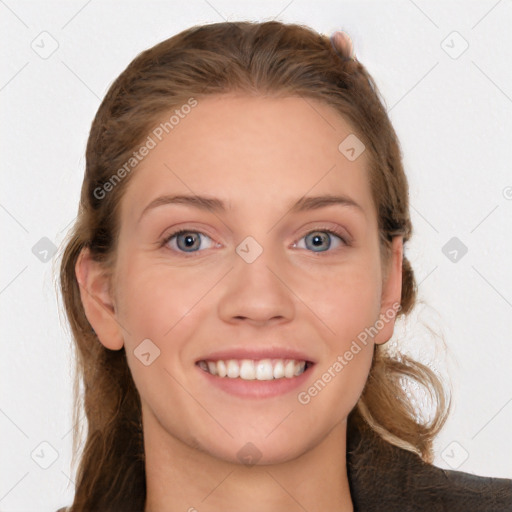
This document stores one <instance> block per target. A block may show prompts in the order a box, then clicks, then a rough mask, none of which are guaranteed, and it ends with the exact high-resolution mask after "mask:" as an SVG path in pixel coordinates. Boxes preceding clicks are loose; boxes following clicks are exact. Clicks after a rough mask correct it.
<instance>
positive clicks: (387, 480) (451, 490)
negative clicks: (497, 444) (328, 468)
mask: <svg viewBox="0 0 512 512" xmlns="http://www.w3.org/2000/svg"><path fill="white" fill-rule="evenodd" d="M349 425H351V426H350V427H349V430H348V431H347V476H348V481H349V486H350V494H351V497H352V502H353V504H354V512H512V480H511V479H508V478H491V477H484V476H476V475H473V474H471V473H464V472H461V471H451V470H444V469H441V468H438V467H437V466H433V465H431V464H427V463H425V462H423V461H422V459H421V458H420V457H419V456H418V455H416V454H415V453H412V452H409V451H407V450H404V449H402V448H398V447H396V446H394V445H392V444H390V443H388V442H386V441H384V440H383V439H382V438H380V437H379V436H378V435H377V434H375V432H374V431H373V430H370V429H365V431H364V435H362V434H361V431H360V430H359V428H358V427H357V428H356V427H355V426H354V425H356V423H355V422H354V423H351V424H349ZM57 512H67V510H66V508H60V509H59V510H57ZM98 512H100V511H98ZM141 512H142V511H141ZM220 512H222V511H220ZM284 512H286V511H284ZM326 512H335V511H326Z"/></svg>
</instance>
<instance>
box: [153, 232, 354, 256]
mask: <svg viewBox="0 0 512 512" xmlns="http://www.w3.org/2000/svg"><path fill="white" fill-rule="evenodd" d="M316 231H319V232H321V233H328V234H330V235H334V236H336V237H338V238H339V239H340V240H341V242H342V243H343V245H344V246H346V247H349V246H350V245H351V244H350V241H349V240H348V238H347V236H346V235H345V234H344V233H342V232H341V230H337V229H335V228H326V227H325V228H323V227H318V228H317V229H312V230H310V231H308V232H307V233H305V234H304V235H303V236H302V237H301V238H299V240H302V239H303V238H305V237H306V236H308V235H310V234H311V233H314V232H316ZM184 233H197V234H200V235H203V236H205V237H207V238H210V239H211V237H210V236H208V235H207V234H206V233H203V232H202V231H197V230H194V229H179V230H177V231H174V232H172V233H170V234H169V235H167V236H165V237H164V239H163V240H162V241H161V244H160V247H164V246H165V245H167V244H168V243H169V242H170V241H171V240H172V239H173V238H174V237H177V236H179V235H181V234H184ZM294 243H296V242H294ZM169 250H170V251H173V252H178V253H180V254H181V255H183V256H184V257H185V258H188V257H193V255H194V253H197V252H202V251H192V252H190V253H187V252H185V251H180V250H178V251H176V249H171V248H169ZM306 250H307V249H306ZM308 252H311V253H313V254H323V253H332V252H333V251H332V250H326V251H318V252H316V251H308Z"/></svg>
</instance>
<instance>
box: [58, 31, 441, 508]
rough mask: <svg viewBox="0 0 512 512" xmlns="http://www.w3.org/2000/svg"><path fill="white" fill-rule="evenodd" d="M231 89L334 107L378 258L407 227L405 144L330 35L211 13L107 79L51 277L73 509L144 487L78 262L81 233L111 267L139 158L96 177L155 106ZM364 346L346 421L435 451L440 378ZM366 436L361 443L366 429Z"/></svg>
mask: <svg viewBox="0 0 512 512" xmlns="http://www.w3.org/2000/svg"><path fill="white" fill-rule="evenodd" d="M233 91H237V92H242V93H244V94H251V95H272V96H274V97H287V96H300V97H303V98H304V99H306V100H307V99H316V100H320V101H323V102H324V103H325V104H327V105H329V106H331V107H332V108H334V109H335V110H336V111H337V112H339V114H340V115H341V116H343V117H344V118H345V119H346V120H347V121H348V122H349V123H350V124H351V125H352V126H353V127H354V129H355V130H356V133H357V136H358V137H359V138H360V139H361V140H362V141H363V143H364V144H365V146H366V148H367V150H368V153H369V156H370V162H371V164H370V165H369V176H370V184H371V191H372V197H373V200H374V202H375V205H376V209H377V212H378V227H379V237H380V246H381V257H382V261H383V262H384V263H385V262H387V261H388V257H389V255H390V246H391V240H392V237H393V236H395V235H401V236H403V240H404V243H405V242H407V240H409V239H410V236H411V233H412V226H411V220H410V215H409V201H408V183H407V179H406V176H405V173H404V169H403V166H402V156H401V150H400V146H399V142H398V140H397V137H396V134H395V131H394V129H393V127H392V125H391V122H390V120H389V118H388V116H387V113H386V109H385V107H384V105H383V101H382V100H381V99H380V94H379V92H378V89H377V86H376V84H375V82H374V80H373V79H372V77H371V76H370V75H369V74H368V72H367V71H366V68H365V67H364V66H363V65H362V64H361V63H360V62H359V61H357V60H356V59H352V58H344V57H343V55H340V52H339V51H336V48H335V47H334V46H333V44H331V41H330V39H329V38H328V37H327V36H325V35H321V34H318V33H316V32H315V31H313V30H312V29H310V28H308V27H306V26H302V25H297V24H283V23H280V22H277V21H269V22H264V23H255V22H229V23H215V24H209V25H203V26H194V27H192V28H189V29H187V30H185V31H183V32H181V33H179V34H177V35H175V36H174V37H171V38H170V39H167V40H165V41H163V42H161V43H159V44H157V45H156V46H154V47H152V48H150V49H148V50H146V51H144V52H142V53H141V54H139V55H138V56H137V57H136V58H135V59H134V60H133V61H132V62H131V63H130V64H129V66H128V67H127V68H126V70H125V71H123V73H121V75H120V76H119V77H118V78H117V79H116V80H115V81H114V83H113V84H112V86H111V87H110V89H109V91H108V93H107V95H106V96H105V98H104V100H103V102H102V103H101V105H100V107H99V109H98V112H97V114H96V117H95V119H94V121H93V123H92V126H91V131H90V136H89V140H88V143H87V150H86V170H85V176H84V181H83V185H82V191H81V198H80V205H79V211H78V216H77V218H76V222H75V224H74V226H73V227H72V228H71V230H70V232H69V234H68V237H67V239H66V240H65V242H64V243H65V246H64V249H63V251H62V262H61V267H60V288H61V289H60V291H61V294H62V297H63V302H64V308H65V312H66V315H67V318H68V320H69V323H70V326H71V330H72V335H73V339H74V344H75V345H74V349H75V360H76V374H75V389H74V391H75V403H74V419H75V425H76V427H75V433H74V444H73V461H74V462H75V461H76V458H77V457H78V451H79V446H78V444H79V442H80V440H81V438H82V427H83V428H85V427H86V426H87V434H86V437H85V443H84V446H83V452H82V454H81V458H80V463H79V467H78V471H77V479H76V490H75V499H74V503H73V505H72V507H71V511H73V512H75V511H85V510H124V511H128V510H134V511H135V510H137V511H142V510H143V509H144V503H145V496H146V494H145V493H146V490H145V469H144V449H143V437H142V436H143V432H142V426H141V406H140V397H139V394H138V391H137V389H136V387H135V384H134V382H133V379H132V376H131V373H130V370H129V368H128V364H127V361H126V355H125V350H124V348H123V349H121V350H118V351H112V350H108V349H107V348H105V347H104V346H103V345H102V344H101V343H100V342H99V340H98V338H97V337H96V335H95V333H94V331H93V330H92V329H91V325H90V324H89V322H88V320H87V318H86V315H85V313H84V309H83V306H82V302H81V300H80V292H79V286H78V283H77V279H76V276H75V264H76V261H77V258H78V256H79V254H80V252H81V250H82V249H84V248H85V247H88V248H89V249H90V251H91V253H92V255H93V257H94V258H95V259H96V260H98V261H101V262H103V264H104V266H105V269H106V270H107V271H108V270H109V269H110V270H112V265H113V261H114V259H115V254H116V252H115V251H116V241H117V234H118V230H119V221H120V219H119V205H120V201H121V198H122V196H123V193H124V191H125V189H126V187H127V186H128V184H129V182H130V177H131V175H132V174H133V172H136V171H135V170H133V171H131V172H125V173H123V179H121V180H118V181H117V182H116V183H115V184H114V185H115V186H114V185H112V186H111V187H109V189H108V193H106V194H105V193H102V192H101V191H102V190H103V191H105V190H107V188H106V187H105V184H106V183H107V182H109V180H112V177H113V175H114V174H115V173H116V171H117V170H118V169H121V168H122V167H123V165H125V163H126V162H127V161H129V159H130V156H131V155H132V153H133V152H134V151H135V150H137V149H138V148H139V147H140V146H141V144H142V143H143V141H144V140H146V138H147V136H148V134H149V133H150V132H151V130H152V129H154V127H155V126H156V125H158V123H159V122H160V121H161V119H162V116H163V115H164V114H165V113H167V112H172V111H173V110H174V109H176V108H179V107H180V106H182V105H185V104H187V102H188V101H189V100H190V98H195V99H196V100H197V101H200V99H201V97H205V96H207V95H212V94H222V93H227V92H233ZM125 170H126V169H125ZM110 183H111V184H112V181H110ZM402 266H403V275H402V299H401V309H400V311H399V312H398V315H407V314H408V313H409V312H410V311H411V309H412V308H413V306H414V304H415V301H416V293H417V287H416V282H415V278H414V273H413V270H412V268H411V265H410V263H409V261H408V260H407V258H406V257H405V256H404V258H403V265H402ZM374 350H375V352H374V358H373V362H372V366H371V370H370V374H369V377H368V380H367V383H366V386H365V388H364V390H363V393H362V395H361V397H360V399H359V402H358V404H357V405H356V407H355V408H354V410H353V411H352V413H351V414H350V415H349V418H348V427H349V428H348V432H349V433H350V432H351V429H353V428H355V427H356V426H357V425H359V426H358V427H357V428H359V429H361V428H363V426H364V428H365V429H366V432H368V433H370V432H371V433H372V435H373V436H375V435H377V437H378V438H379V439H380V440H381V441H382V439H384V440H385V441H387V442H388V443H390V444H392V445H396V446H399V447H401V448H404V449H406V450H409V451H413V452H416V453H417V454H418V455H420V456H421V458H422V459H423V460H424V461H425V462H429V463H431V462H432V460H433V447H432V444H433V443H432V442H433V439H434V437H435V436H436V435H437V433H438V432H439V430H440V429H441V427H442V426H443V424H444V422H445V420H446V417H447V414H448V411H449V409H450V407H449V401H448V400H447V394H446V391H445V388H444V385H443V383H442V382H441V380H440V379H439V378H438V377H437V376H436V374H435V373H434V372H433V371H432V370H431V369H430V368H429V367H428V366H426V365H424V364H421V363H419V362H417V361H414V360H413V359H411V358H410V357H408V356H406V355H405V354H404V355H402V356H401V357H400V358H396V357H392V356H391V355H390V354H388V352H387V350H386V347H385V346H382V345H376V346H375V349H374ZM403 379H408V380H409V381H414V382H416V383H417V384H419V385H420V386H422V388H424V389H425V390H426V391H427V393H428V394H429V396H430V397H431V398H432V407H433V414H432V415H431V416H432V419H430V420H429V421H428V422H419V421H418V420H417V417H416V416H415V410H414V406H413V403H412V401H411V399H410V398H409V397H408V396H407V394H406V391H405V390H404V388H403V385H402V383H403ZM82 410H83V411H84V412H85V418H86V419H87V424H86V425H85V422H84V418H82ZM367 439H368V443H370V442H371V439H373V437H371V436H370V435H368V436H367ZM382 463H383V464H385V463H386V461H382Z"/></svg>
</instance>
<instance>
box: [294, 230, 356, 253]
mask: <svg viewBox="0 0 512 512" xmlns="http://www.w3.org/2000/svg"><path fill="white" fill-rule="evenodd" d="M332 237H334V238H337V239H338V240H339V242H338V243H337V244H336V243H335V245H334V247H332V243H331V240H332ZM300 240H305V244H303V245H302V246H301V245H298V244H294V245H293V246H294V247H299V248H300V249H308V248H309V247H313V252H326V251H328V250H329V249H331V248H334V249H336V248H338V247H339V246H340V245H342V246H343V245H349V244H348V242H347V240H346V239H345V238H344V236H343V235H342V234H341V233H338V232H336V231H335V230H331V229H317V230H315V231H310V232H309V233H308V234H307V235H306V236H304V237H302V238H301V239H300ZM299 242H300V241H299ZM308 246H309V247H308ZM316 249H319V250H316Z"/></svg>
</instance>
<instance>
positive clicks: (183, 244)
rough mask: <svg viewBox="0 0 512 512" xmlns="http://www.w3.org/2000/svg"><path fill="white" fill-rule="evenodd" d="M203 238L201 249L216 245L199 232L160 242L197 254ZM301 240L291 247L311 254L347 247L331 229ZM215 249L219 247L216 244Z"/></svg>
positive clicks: (183, 231)
mask: <svg viewBox="0 0 512 512" xmlns="http://www.w3.org/2000/svg"><path fill="white" fill-rule="evenodd" d="M203 238H204V239H207V240H209V241H210V243H209V245H208V246H207V247H202V249H211V248H212V247H214V246H215V245H216V244H215V243H214V242H213V240H212V239H211V238H210V237H209V236H208V235H205V234H204V233H201V232H200V231H193V230H186V229H181V230H179V231H175V232H174V233H171V234H170V235H169V236H167V237H166V238H165V239H164V240H163V241H162V246H165V245H167V244H169V242H171V243H170V244H169V245H170V246H169V248H170V249H172V250H174V251H176V252H183V253H194V252H199V249H200V248H201V242H202V240H203ZM333 238H334V242H335V243H334V246H333V243H332V240H333ZM336 239H337V240H336ZM301 240H305V241H306V244H302V245H299V244H298V243H294V244H293V247H298V248H300V249H309V248H311V247H312V248H313V250H312V252H326V251H328V250H329V249H333V248H334V249H336V248H338V247H340V245H341V246H348V245H349V242H348V241H347V240H346V238H345V237H344V236H343V235H342V234H341V233H337V232H336V231H334V230H331V229H318V230H315V231H310V232H309V233H307V234H306V235H305V236H303V237H302V238H301V239H300V240H299V242H300V241H301ZM217 247H219V245H218V244H217ZM317 249H319V250H317Z"/></svg>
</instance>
